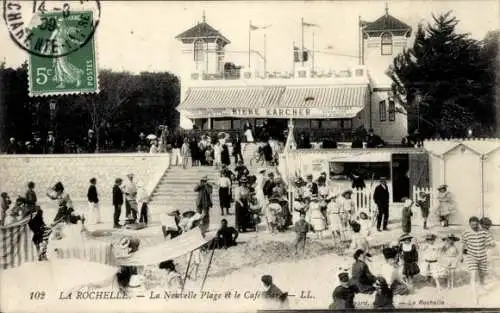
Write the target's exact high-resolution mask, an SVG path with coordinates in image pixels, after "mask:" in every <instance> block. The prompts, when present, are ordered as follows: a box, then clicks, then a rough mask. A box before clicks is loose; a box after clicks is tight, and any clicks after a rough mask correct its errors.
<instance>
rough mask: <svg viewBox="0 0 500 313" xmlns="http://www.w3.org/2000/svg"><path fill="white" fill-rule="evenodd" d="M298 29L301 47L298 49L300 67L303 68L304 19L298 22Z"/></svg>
mask: <svg viewBox="0 0 500 313" xmlns="http://www.w3.org/2000/svg"><path fill="white" fill-rule="evenodd" d="M300 22H301V23H300V27H301V32H302V38H301V39H302V45H301V47H300V60H301V64H302V67H303V66H304V18H302V19H301V20H300Z"/></svg>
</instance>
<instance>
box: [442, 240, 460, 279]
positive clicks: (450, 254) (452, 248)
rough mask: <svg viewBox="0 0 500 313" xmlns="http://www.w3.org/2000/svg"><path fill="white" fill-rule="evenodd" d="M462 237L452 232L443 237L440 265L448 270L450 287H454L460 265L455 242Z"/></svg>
mask: <svg viewBox="0 0 500 313" xmlns="http://www.w3.org/2000/svg"><path fill="white" fill-rule="evenodd" d="M459 240H460V239H459V238H458V237H456V236H455V235H453V234H451V235H449V236H447V237H445V238H443V241H444V246H443V247H442V248H441V258H440V260H439V261H440V265H441V266H442V267H443V268H444V269H445V270H446V271H447V273H446V274H447V276H448V288H453V287H454V284H455V271H456V269H457V266H458V261H459V260H458V258H459V252H458V248H457V246H456V245H455V242H457V241H459Z"/></svg>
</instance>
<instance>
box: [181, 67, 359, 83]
mask: <svg viewBox="0 0 500 313" xmlns="http://www.w3.org/2000/svg"><path fill="white" fill-rule="evenodd" d="M366 75H367V72H366V69H365V68H363V67H358V68H349V69H343V70H333V69H330V70H327V71H324V70H320V71H311V70H309V69H296V70H295V71H284V72H278V71H274V72H266V73H262V72H253V71H250V70H245V69H239V70H231V71H226V72H225V73H213V74H207V73H202V72H195V73H191V79H192V80H235V79H236V80H237V79H245V80H247V79H266V80H267V79H304V78H312V79H315V78H326V79H336V78H337V79H349V78H354V79H356V78H363V77H366Z"/></svg>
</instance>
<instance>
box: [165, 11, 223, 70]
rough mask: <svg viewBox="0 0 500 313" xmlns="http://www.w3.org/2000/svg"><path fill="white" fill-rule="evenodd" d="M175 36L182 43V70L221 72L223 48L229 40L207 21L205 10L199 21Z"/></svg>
mask: <svg viewBox="0 0 500 313" xmlns="http://www.w3.org/2000/svg"><path fill="white" fill-rule="evenodd" d="M175 38H176V39H177V40H179V41H180V42H181V44H182V47H181V49H182V52H183V53H182V56H183V57H182V68H183V70H182V71H183V72H184V73H186V72H188V73H194V72H197V73H200V74H221V73H223V71H224V56H225V50H224V49H225V47H226V45H228V44H230V43H231V42H230V41H229V39H227V38H226V37H225V36H224V35H222V34H221V33H220V32H219V31H218V30H216V29H215V28H213V27H212V26H210V25H209V24H208V23H207V21H206V16H205V12H203V17H202V20H201V22H198V23H197V24H196V25H195V26H193V27H191V28H189V29H188V30H186V31H184V32H182V33H181V34H179V35H177V36H176V37H175Z"/></svg>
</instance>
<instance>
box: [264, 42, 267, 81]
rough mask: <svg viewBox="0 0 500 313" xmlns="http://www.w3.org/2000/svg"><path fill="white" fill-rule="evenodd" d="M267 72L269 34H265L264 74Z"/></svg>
mask: <svg viewBox="0 0 500 313" xmlns="http://www.w3.org/2000/svg"><path fill="white" fill-rule="evenodd" d="M266 72H267V36H266V34H264V76H265V75H266Z"/></svg>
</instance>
